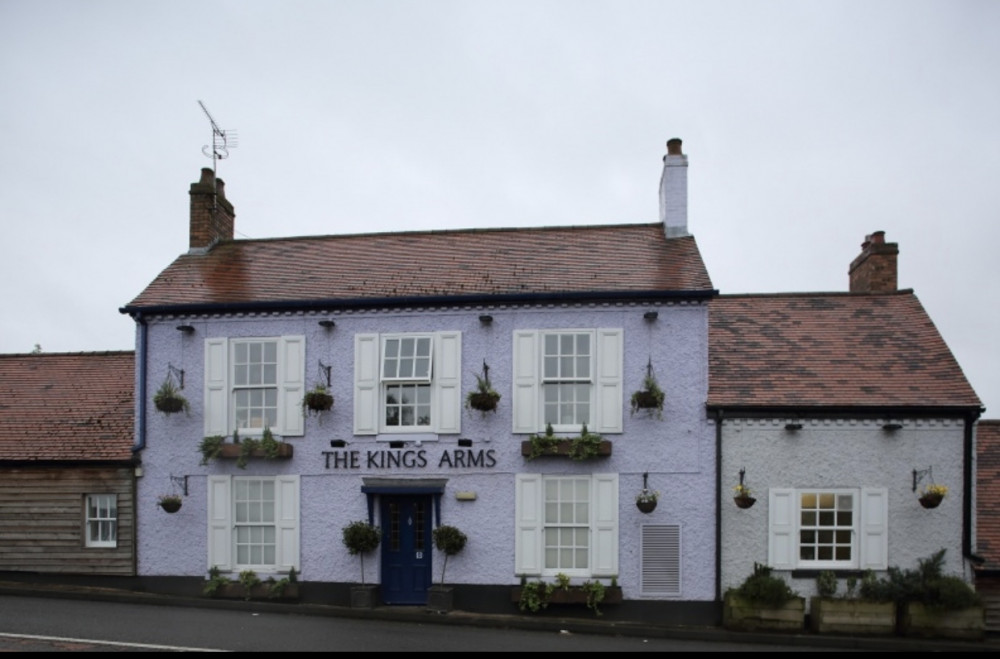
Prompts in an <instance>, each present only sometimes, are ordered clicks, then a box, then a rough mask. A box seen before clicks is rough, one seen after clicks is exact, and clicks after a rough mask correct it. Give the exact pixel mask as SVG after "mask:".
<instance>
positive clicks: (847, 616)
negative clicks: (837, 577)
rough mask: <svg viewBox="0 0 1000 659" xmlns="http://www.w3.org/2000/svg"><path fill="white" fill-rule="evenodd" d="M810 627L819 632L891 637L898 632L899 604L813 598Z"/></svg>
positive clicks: (810, 609) (810, 603) (810, 607)
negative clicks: (897, 605) (897, 616)
mask: <svg viewBox="0 0 1000 659" xmlns="http://www.w3.org/2000/svg"><path fill="white" fill-rule="evenodd" d="M809 629H811V630H812V631H814V632H817V633H819V634H850V635H852V636H878V635H883V634H884V635H890V636H891V635H893V634H895V633H896V605H895V604H894V603H893V602H864V601H861V600H849V599H826V598H822V597H813V598H811V599H810V600H809Z"/></svg>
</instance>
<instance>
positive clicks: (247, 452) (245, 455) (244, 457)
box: [233, 432, 260, 469]
mask: <svg viewBox="0 0 1000 659" xmlns="http://www.w3.org/2000/svg"><path fill="white" fill-rule="evenodd" d="M233 443H238V444H239V445H240V455H239V457H237V458H236V466H237V467H239V468H240V469H246V468H247V462H248V461H249V460H250V456H252V455H253V452H254V451H256V450H257V449H259V448H260V440H259V439H254V438H253V437H245V438H243V440H241V441H238V442H237V437H236V433H235V432H234V433H233Z"/></svg>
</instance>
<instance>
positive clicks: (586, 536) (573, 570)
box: [515, 474, 618, 577]
mask: <svg viewBox="0 0 1000 659" xmlns="http://www.w3.org/2000/svg"><path fill="white" fill-rule="evenodd" d="M515 507H516V517H517V535H516V536H515V557H516V558H515V563H516V566H515V567H516V571H517V573H518V574H522V575H540V576H553V575H556V574H559V573H563V574H566V575H568V576H571V577H573V576H580V577H591V576H612V575H616V574H618V475H617V474H581V475H547V474H519V475H518V476H517V492H516V496H515Z"/></svg>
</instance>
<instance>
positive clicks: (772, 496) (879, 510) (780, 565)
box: [768, 487, 888, 570]
mask: <svg viewBox="0 0 1000 659" xmlns="http://www.w3.org/2000/svg"><path fill="white" fill-rule="evenodd" d="M806 494H832V495H833V496H834V497H837V496H840V495H845V494H850V495H851V496H852V497H853V500H852V524H851V560H849V561H845V560H836V559H831V560H820V559H803V558H801V552H802V539H801V538H802V535H801V534H802V530H803V524H802V497H803V495H806ZM768 523H769V537H768V564H769V565H771V566H772V567H773V568H775V569H787V570H797V569H802V570H838V569H853V570H865V569H873V570H884V569H887V568H888V529H887V526H888V490H887V489H886V488H878V487H801V488H771V489H770V490H769V492H768Z"/></svg>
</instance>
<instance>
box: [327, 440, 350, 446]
mask: <svg viewBox="0 0 1000 659" xmlns="http://www.w3.org/2000/svg"><path fill="white" fill-rule="evenodd" d="M345 446H347V442H345V441H344V440H342V439H331V440H330V447H331V448H344V447H345Z"/></svg>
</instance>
